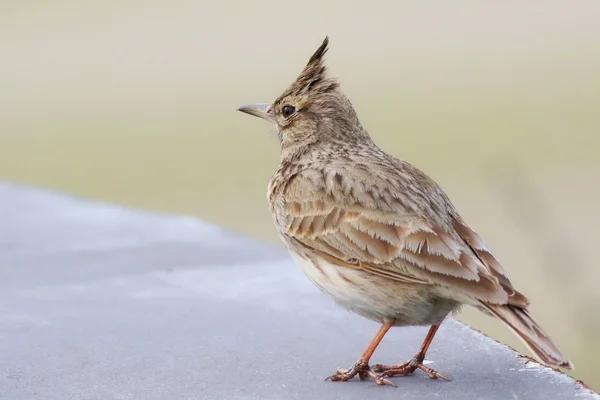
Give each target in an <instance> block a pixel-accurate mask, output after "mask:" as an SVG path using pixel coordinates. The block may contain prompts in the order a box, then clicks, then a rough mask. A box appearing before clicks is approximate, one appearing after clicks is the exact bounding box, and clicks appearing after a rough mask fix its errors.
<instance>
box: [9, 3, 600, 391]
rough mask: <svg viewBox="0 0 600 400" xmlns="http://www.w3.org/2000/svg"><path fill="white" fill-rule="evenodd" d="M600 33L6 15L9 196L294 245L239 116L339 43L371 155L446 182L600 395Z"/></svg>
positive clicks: (503, 6)
mask: <svg viewBox="0 0 600 400" xmlns="http://www.w3.org/2000/svg"><path fill="white" fill-rule="evenodd" d="M599 18H600V3H599V2H597V1H594V0H590V1H578V2H566V1H543V2H542V1H530V2H523V1H504V2H492V1H468V2H466V1H455V2H445V1H431V2H410V3H408V2H401V1H390V0H388V1H379V2H378V1H369V2H360V3H356V4H354V5H350V3H348V2H344V1H340V0H337V1H330V2H318V1H315V0H304V1H303V2H281V1H253V2H242V1H221V2H215V1H210V2H209V1H204V0H195V1H184V0H173V1H166V0H146V1H138V0H120V1H115V0H106V1H103V2H88V1H74V0H57V1H53V2H47V3H42V2H30V1H19V2H16V1H4V2H2V3H1V4H0V50H1V53H0V179H2V180H9V181H13V182H19V183H27V184H34V185H39V186H43V187H49V188H53V189H59V190H62V191H66V192H70V193H73V194H77V195H81V196H86V197H92V198H96V199H102V200H107V201H111V202H116V203H121V204H126V205H132V206H137V207H141V208H146V209H152V210H160V211H168V212H176V213H185V214H193V215H196V216H198V217H199V218H202V219H204V220H208V221H212V222H215V223H218V224H220V225H222V226H224V227H227V228H229V229H231V230H234V231H237V232H241V233H243V234H246V235H252V236H255V237H259V238H262V239H265V240H268V241H271V242H274V243H278V238H277V235H276V232H275V229H274V227H273V224H272V221H271V217H270V214H269V211H268V208H267V203H266V186H267V182H268V180H269V178H270V176H271V174H272V173H273V171H274V170H275V168H276V166H277V163H278V157H279V145H278V143H277V138H276V136H275V135H274V133H273V132H272V130H271V129H270V128H269V127H268V126H267V123H266V122H263V121H260V120H257V119H256V118H250V117H248V116H246V115H243V114H241V113H237V112H236V111H235V110H236V108H237V107H238V106H239V105H241V104H245V103H251V102H270V101H272V100H274V99H275V98H276V97H277V96H278V95H279V94H280V93H281V92H282V91H283V90H284V89H285V88H286V87H287V86H288V85H289V84H290V83H291V82H292V81H293V80H294V79H295V77H296V76H297V75H298V74H299V73H300V71H301V70H302V68H303V67H304V65H305V63H306V62H307V61H308V58H309V57H310V55H311V54H312V52H313V51H314V50H315V49H316V48H317V47H318V46H319V45H320V43H321V41H322V40H323V38H324V37H325V35H329V36H330V51H329V53H328V56H327V58H328V61H327V62H328V65H329V67H330V73H331V74H332V75H333V76H335V77H339V79H340V81H341V85H342V89H343V90H344V91H345V92H346V94H347V95H348V96H349V97H350V99H351V100H352V101H353V103H354V105H355V107H356V108H357V110H358V113H359V115H360V117H361V120H362V122H363V125H364V126H365V127H366V128H367V129H368V130H369V132H370V133H371V135H372V137H373V138H374V140H375V141H376V142H377V143H378V144H379V145H380V146H381V147H383V148H384V149H385V150H387V151H388V152H390V153H392V154H394V155H396V156H399V157H401V158H403V159H405V160H407V161H409V162H411V163H413V164H415V165H417V166H418V167H420V168H421V169H423V170H425V171H426V172H427V173H428V174H429V175H431V176H432V177H433V178H434V179H436V180H437V181H438V182H439V183H440V184H441V185H442V187H443V188H444V189H445V190H446V191H447V192H448V194H449V195H450V197H451V198H452V199H453V201H454V203H455V205H456V206H457V207H458V209H459V210H460V211H461V213H462V214H463V216H464V218H465V219H466V220H467V221H469V223H470V224H471V225H472V227H473V228H474V229H475V230H477V231H478V232H479V233H480V234H481V235H482V236H483V237H484V239H485V241H486V242H487V244H488V245H489V246H490V247H491V248H492V249H493V250H494V252H495V254H496V256H497V258H499V260H500V261H501V262H502V263H503V264H504V266H505V268H506V270H507V271H508V272H509V274H510V276H511V278H512V280H513V282H514V284H515V286H516V287H517V288H519V289H520V290H522V291H524V292H525V293H526V294H527V295H528V297H529V298H530V299H531V300H532V307H531V308H532V312H533V314H534V315H535V316H536V318H537V319H538V320H539V322H540V323H541V324H542V325H543V326H544V327H545V328H546V330H547V331H548V332H550V333H551V336H552V337H553V338H554V339H555V340H556V342H557V343H558V344H559V347H561V348H563V349H564V351H565V352H566V353H567V354H568V355H569V356H570V357H571V359H572V360H573V361H574V362H575V364H576V367H577V369H576V370H575V371H574V373H573V376H575V377H577V378H580V379H583V380H584V381H585V382H586V383H587V384H589V385H590V386H592V387H595V388H596V389H598V388H600V374H598V371H599V370H600V357H599V356H600V344H599V343H598V341H597V340H596V339H597V338H598V337H599V335H600V312H599V311H598V308H599V304H600V292H599V289H598V282H599V281H600V269H599V268H598V261H597V260H598V259H597V257H596V254H595V252H594V251H595V250H596V249H597V246H598V239H599V237H600V235H599V234H598V226H600V212H599V211H598V205H599V204H600V159H599V158H598V150H599V146H600V139H599V134H600V132H599V130H600V117H599V113H600V72H599V71H600V23H599V22H598V21H599ZM459 318H460V319H461V320H463V321H465V322H467V323H469V324H471V325H472V326H474V327H475V328H477V329H480V330H482V331H483V332H485V333H487V334H489V335H490V336H492V337H494V338H496V339H498V340H501V341H503V342H505V343H507V344H509V345H511V346H513V347H515V348H517V349H518V350H520V351H524V347H523V346H522V345H521V344H520V342H519V341H518V339H516V338H515V337H514V336H513V335H512V333H510V332H509V331H508V330H507V329H506V328H504V327H503V326H501V325H500V324H498V323H495V322H494V321H493V320H492V319H491V318H488V317H486V316H484V315H482V314H479V313H478V312H476V311H472V310H467V311H465V312H464V313H462V314H461V315H459ZM407 356H408V355H407Z"/></svg>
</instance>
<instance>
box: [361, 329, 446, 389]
mask: <svg viewBox="0 0 600 400" xmlns="http://www.w3.org/2000/svg"><path fill="white" fill-rule="evenodd" d="M439 327H440V326H439V325H432V326H431V328H429V332H427V336H426V337H425V340H424V341H423V344H422V345H421V350H419V352H418V353H417V354H416V355H415V356H414V357H413V358H412V359H410V360H409V361H407V362H405V363H404V364H398V365H383V364H376V365H374V366H373V368H372V370H373V371H374V372H381V374H380V375H378V376H379V377H380V378H385V377H392V376H394V375H408V374H411V373H413V372H415V370H417V369H420V370H421V371H423V372H425V373H426V374H427V376H429V377H430V378H431V379H437V378H441V379H444V380H446V381H449V380H450V379H449V378H448V377H447V376H445V375H443V374H441V373H439V372H437V371H435V370H433V369H431V368H429V367H426V366H425V365H423V361H424V360H425V353H427V349H429V345H431V342H432V341H433V337H434V336H435V333H436V332H437V330H438V328H439Z"/></svg>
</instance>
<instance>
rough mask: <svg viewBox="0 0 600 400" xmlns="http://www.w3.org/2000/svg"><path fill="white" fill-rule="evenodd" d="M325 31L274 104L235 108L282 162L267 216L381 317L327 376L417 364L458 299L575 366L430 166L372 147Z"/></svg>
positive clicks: (321, 282)
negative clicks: (412, 344) (412, 349)
mask: <svg viewBox="0 0 600 400" xmlns="http://www.w3.org/2000/svg"><path fill="white" fill-rule="evenodd" d="M327 44H328V39H327V38H325V40H324V41H323V44H322V45H321V46H320V47H319V48H318V49H317V51H316V52H315V53H314V54H313V56H312V57H311V58H310V60H309V62H308V64H307V65H306V67H305V68H304V70H303V71H302V73H301V74H300V76H299V77H298V78H297V79H296V81H295V82H294V83H292V85H291V86H290V87H289V88H288V89H287V90H286V91H285V92H284V93H283V94H282V95H281V96H280V97H279V98H278V99H277V100H275V101H274V102H273V104H270V105H268V104H254V105H248V106H243V107H241V108H240V109H239V111H243V112H245V113H248V114H251V115H254V116H257V117H260V118H263V119H265V120H267V121H269V122H271V123H273V124H274V125H275V126H276V128H277V132H278V136H279V140H280V143H281V162H280V164H279V167H278V168H277V171H276V172H275V174H274V175H273V177H272V178H271V181H270V182H269V188H268V200H269V205H270V209H271V212H272V214H273V218H274V221H275V225H276V227H277V230H278V231H279V234H280V236H281V239H282V240H283V242H284V243H285V245H286V247H287V249H288V250H289V252H290V254H291V256H292V258H294V260H295V261H296V262H297V263H298V264H299V266H300V267H301V268H302V270H303V271H304V273H305V274H306V276H307V277H308V278H309V279H310V280H311V281H312V282H313V283H314V284H315V285H316V286H318V287H319V289H321V290H322V291H323V292H325V293H327V294H328V295H329V296H331V297H332V298H333V300H334V301H335V302H336V303H338V304H339V305H341V306H342V307H345V308H347V309H349V310H352V311H354V312H355V313H357V314H359V315H362V316H363V317H366V318H368V319H371V320H373V321H377V322H379V323H381V324H382V326H381V328H380V330H379V332H378V333H377V335H376V336H375V337H374V338H373V340H372V341H371V343H370V344H369V346H368V347H367V348H366V350H365V351H364V353H363V354H362V356H361V357H360V358H359V359H358V361H357V362H356V364H355V365H354V366H352V367H351V368H349V369H347V370H338V371H337V372H336V373H335V374H333V375H332V376H330V377H328V379H331V380H332V381H347V380H349V379H351V378H353V377H354V376H356V375H358V376H359V378H360V379H364V378H365V377H367V376H369V377H371V378H372V379H373V380H374V381H375V382H376V383H377V384H379V385H384V384H390V385H393V383H392V382H391V381H389V380H388V379H387V377H392V376H394V375H407V374H409V373H412V372H414V371H415V370H416V369H420V370H422V371H424V372H425V373H426V374H427V375H428V376H429V377H430V378H438V377H439V378H442V379H446V380H447V379H448V378H446V377H445V376H444V375H442V374H441V373H439V372H437V371H434V370H433V369H431V368H429V367H427V366H425V365H423V360H424V358H425V353H426V351H427V349H428V348H429V345H430V344H431V341H432V339H433V336H434V335H435V333H436V331H437V329H438V327H439V325H440V323H441V322H442V320H443V319H444V318H445V317H446V315H448V314H449V313H450V312H452V311H454V310H457V309H458V308H459V307H460V306H461V305H462V304H468V305H471V306H474V307H477V308H478V309H480V310H481V311H483V312H485V313H486V314H489V315H492V316H495V317H497V318H499V319H500V320H501V321H502V322H504V323H505V324H506V325H507V326H508V327H509V328H510V329H511V330H512V331H513V332H515V333H516V334H517V335H518V336H519V337H520V338H521V339H522V340H523V341H524V342H525V344H527V346H528V347H529V348H530V349H531V351H532V352H533V353H534V354H535V355H536V356H537V357H538V358H539V359H540V360H541V361H543V362H544V363H547V364H551V365H557V366H561V367H565V368H573V365H572V364H571V362H570V361H569V360H568V359H567V358H566V357H565V356H564V355H563V354H562V353H561V352H560V350H558V348H557V347H556V346H555V345H554V343H552V341H551V340H550V338H549V337H548V336H547V335H546V334H545V333H544V331H543V330H542V329H541V328H540V327H539V325H538V324H536V322H535V321H534V320H533V319H532V318H531V316H530V315H529V312H528V311H527V306H528V304H529V301H528V300H527V298H526V297H525V296H524V295H523V294H521V293H519V292H518V291H517V290H516V289H515V288H513V285H512V284H511V282H510V280H509V279H508V277H507V276H506V273H505V272H504V269H503V268H502V266H501V265H500V264H499V263H498V261H497V260H496V259H495V258H494V256H493V255H492V253H491V251H490V249H489V248H488V247H487V246H486V245H485V243H484V242H483V240H482V239H481V238H480V237H479V235H477V233H475V232H474V231H473V230H472V229H471V228H470V227H469V226H468V225H467V224H466V222H465V221H463V219H462V218H461V217H460V215H459V214H458V212H457V211H456V209H455V208H454V206H453V205H452V203H451V202H450V200H449V199H448V197H447V195H446V194H445V193H444V191H443V190H442V189H441V188H440V186H439V185H438V184H437V183H435V182H434V181H433V180H432V179H431V178H429V177H428V176H427V175H425V174H424V173H423V172H421V171H420V170H419V169H417V168H415V167H413V166H412V165H410V164H408V163H407V162H404V161H401V160H399V159H397V158H395V157H393V156H391V155H389V154H387V153H385V152H384V151H383V150H381V149H380V148H379V147H377V145H375V143H373V141H372V140H371V138H370V137H369V134H368V133H367V131H366V130H365V129H364V128H363V127H362V126H361V124H360V121H359V120H358V116H357V114H356V112H355V111H354V108H353V107H352V105H351V103H350V101H349V100H348V99H347V98H346V97H345V96H344V95H343V94H342V92H341V91H340V88H339V84H338V83H337V82H336V81H335V80H334V79H332V78H330V77H328V76H327V75H326V71H325V65H324V61H323V56H324V55H325V53H326V51H327ZM407 325H429V326H431V328H430V329H429V333H428V334H427V336H426V338H425V341H424V342H423V344H422V346H421V349H420V350H419V352H418V353H417V354H416V355H415V356H414V357H413V358H412V359H411V360H409V361H408V362H406V363H404V364H399V365H374V366H369V360H370V358H371V355H372V354H373V352H374V351H375V348H376V347H377V346H378V344H379V342H380V341H381V339H382V338H383V336H384V335H385V334H386V332H387V331H388V330H389V329H390V328H391V327H392V326H407Z"/></svg>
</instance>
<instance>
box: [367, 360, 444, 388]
mask: <svg viewBox="0 0 600 400" xmlns="http://www.w3.org/2000/svg"><path fill="white" fill-rule="evenodd" d="M423 361H424V357H419V355H416V356H415V357H413V358H412V359H410V360H409V361H407V362H405V363H404V364H397V365H384V364H375V365H373V367H372V368H371V371H373V372H378V373H380V374H379V375H377V376H378V377H379V378H381V379H385V378H387V377H392V376H395V375H408V374H412V373H413V372H415V371H416V370H417V369H420V370H421V371H423V372H425V373H426V374H427V376H428V377H429V378H431V379H437V378H440V379H443V380H445V381H448V382H449V381H450V378H448V377H447V376H446V375H444V374H442V373H440V372H437V371H436V370H434V369H432V368H429V367H427V366H425V365H424V364H423Z"/></svg>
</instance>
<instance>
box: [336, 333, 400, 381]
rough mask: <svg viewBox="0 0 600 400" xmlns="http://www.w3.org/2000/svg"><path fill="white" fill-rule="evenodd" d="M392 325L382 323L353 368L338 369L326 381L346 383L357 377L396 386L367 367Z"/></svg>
mask: <svg viewBox="0 0 600 400" xmlns="http://www.w3.org/2000/svg"><path fill="white" fill-rule="evenodd" d="M393 325H394V324H393V323H392V322H386V323H384V324H383V325H382V326H381V328H379V331H378V332H377V334H376V335H375V337H374V338H373V340H371V343H369V345H368V346H367V348H366V349H365V351H364V352H363V353H362V355H361V356H360V358H359V359H358V361H357V362H356V364H354V366H352V367H351V368H349V369H339V370H337V372H336V373H335V374H333V375H331V376H329V377H327V378H326V380H327V379H329V380H332V381H347V380H350V379H352V378H354V377H355V376H356V375H358V377H359V378H360V379H361V380H363V379H365V378H366V377H367V376H369V377H371V379H373V380H374V381H375V383H376V384H378V385H391V386H396V385H394V384H393V383H392V382H391V381H389V380H388V379H385V378H384V377H383V376H379V375H377V374H375V373H374V372H373V371H371V368H370V367H369V360H370V359H371V356H372V355H373V353H374V352H375V349H376V348H377V346H379V343H381V339H383V337H384V336H385V334H386V333H387V331H389V330H390V328H391V327H392V326H393Z"/></svg>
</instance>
